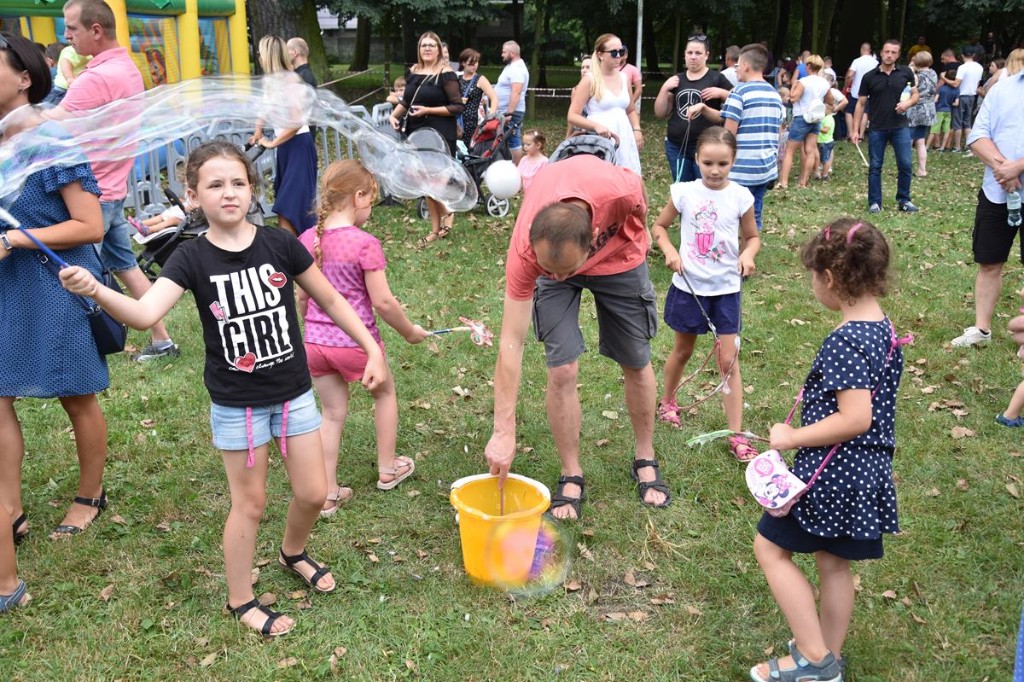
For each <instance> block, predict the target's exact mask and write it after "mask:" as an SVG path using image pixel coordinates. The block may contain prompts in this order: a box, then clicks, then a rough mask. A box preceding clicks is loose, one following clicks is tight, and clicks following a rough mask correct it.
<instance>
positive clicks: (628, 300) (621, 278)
mask: <svg viewBox="0 0 1024 682" xmlns="http://www.w3.org/2000/svg"><path fill="white" fill-rule="evenodd" d="M584 289H589V290H590V293H591V294H593V296H594V306H595V307H596V308H597V326H598V329H599V343H598V350H599V351H600V353H601V355H603V356H605V357H606V358H610V359H611V360H614V361H615V362H617V363H619V364H620V365H622V366H623V367H628V368H630V369H641V368H643V367H646V366H647V365H648V363H650V361H651V339H653V338H654V335H655V334H656V333H657V331H658V305H657V298H656V296H655V293H654V285H653V284H651V276H650V273H649V272H648V270H647V263H641V264H640V265H638V266H636V267H635V268H633V269H632V270H627V271H626V272H620V273H617V274H613V275H574V276H572V277H570V278H569V279H567V280H564V281H556V280H553V279H550V278H548V277H543V276H542V277H538V278H537V290H536V291H535V292H534V295H533V330H534V332H535V333H536V335H537V340H538V341H543V342H544V354H545V356H546V358H547V366H548V367H561V366H563V365H568V364H570V363H573V362H575V361H576V360H578V359H579V357H580V356H581V355H583V351H584V350H586V349H585V347H584V344H583V333H582V332H581V331H580V297H581V295H582V294H583V290H584Z"/></svg>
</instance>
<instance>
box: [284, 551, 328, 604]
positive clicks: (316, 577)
mask: <svg viewBox="0 0 1024 682" xmlns="http://www.w3.org/2000/svg"><path fill="white" fill-rule="evenodd" d="M280 554H281V556H280V558H279V559H278V560H277V563H279V564H280V565H281V568H283V569H284V570H286V571H291V572H292V573H294V574H295V575H297V576H299V577H300V578H302V580H303V582H305V583H306V584H307V585H309V586H310V587H312V588H313V589H314V590H316V591H317V592H319V593H320V594H329V593H331V592H334V590H336V589H337V588H338V584H337V583H335V584H334V586H333V587H331V589H329V590H324V589H321V588H319V587H317V583H319V582H320V579H321V578H323V577H324V576H325V575H327V574H328V573H330V572H331V569H330V567H328V566H321V565H320V564H318V563H317V562H315V561H313V560H312V559H310V558H309V555H308V554H306V550H302V553H301V554H296V555H295V556H288V555H287V554H285V553H284V550H283V549H282V550H280ZM303 562H305V563H307V564H309V565H310V566H312V567H313V570H314V571H315V572H314V573H313V577H311V578H307V577H306V576H304V575H302V573H301V572H299V570H298V569H297V568H295V564H301V563H303Z"/></svg>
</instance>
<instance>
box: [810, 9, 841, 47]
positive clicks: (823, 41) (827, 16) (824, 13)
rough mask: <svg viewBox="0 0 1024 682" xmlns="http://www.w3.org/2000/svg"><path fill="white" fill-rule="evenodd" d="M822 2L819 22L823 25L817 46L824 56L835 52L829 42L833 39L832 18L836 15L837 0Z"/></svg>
mask: <svg viewBox="0 0 1024 682" xmlns="http://www.w3.org/2000/svg"><path fill="white" fill-rule="evenodd" d="M821 3H822V6H821V22H820V23H819V24H818V25H819V26H820V27H821V33H820V35H819V36H818V38H819V39H818V41H817V42H816V44H815V47H816V49H817V50H818V54H820V55H822V56H824V55H826V54H829V53H831V52H833V50H831V49H830V47H829V43H830V42H831V40H832V20H833V19H834V18H835V16H836V4H837V0H821Z"/></svg>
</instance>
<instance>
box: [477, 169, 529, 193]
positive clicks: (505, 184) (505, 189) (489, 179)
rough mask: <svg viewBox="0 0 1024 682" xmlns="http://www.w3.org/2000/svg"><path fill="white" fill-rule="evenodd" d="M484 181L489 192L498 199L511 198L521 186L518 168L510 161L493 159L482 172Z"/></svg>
mask: <svg viewBox="0 0 1024 682" xmlns="http://www.w3.org/2000/svg"><path fill="white" fill-rule="evenodd" d="M484 182H485V183H487V189H489V190H490V192H491V194H493V195H494V196H496V197H497V198H499V199H511V198H512V197H514V196H515V195H516V192H518V191H519V188H520V187H522V184H523V180H522V178H521V177H519V170H518V169H517V168H516V165H515V164H514V163H512V162H511V161H495V162H494V163H492V164H491V165H490V166H488V167H487V170H486V171H485V172H484Z"/></svg>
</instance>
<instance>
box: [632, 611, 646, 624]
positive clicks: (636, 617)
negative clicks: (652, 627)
mask: <svg viewBox="0 0 1024 682" xmlns="http://www.w3.org/2000/svg"><path fill="white" fill-rule="evenodd" d="M650 617H651V615H650V614H649V613H647V612H646V611H630V612H629V619H630V620H632V621H634V622H636V623H642V622H644V621H645V620H647V619H648V618H650Z"/></svg>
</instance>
